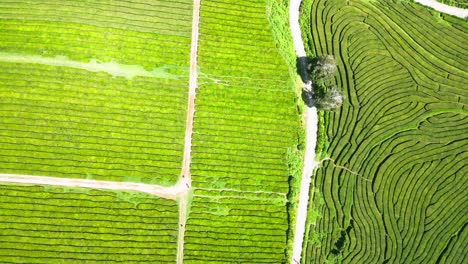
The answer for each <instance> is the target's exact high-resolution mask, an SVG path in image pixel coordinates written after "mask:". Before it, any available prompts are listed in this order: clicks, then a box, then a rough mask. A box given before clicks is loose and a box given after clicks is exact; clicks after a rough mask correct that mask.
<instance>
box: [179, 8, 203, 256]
mask: <svg viewBox="0 0 468 264" xmlns="http://www.w3.org/2000/svg"><path fill="white" fill-rule="evenodd" d="M200 1H201V0H194V1H193V15H192V43H191V47H190V79H189V96H188V106H187V125H186V127H185V145H184V158H183V164H182V173H181V178H180V180H179V183H180V184H182V185H184V187H185V188H186V189H185V192H183V193H180V195H179V196H178V199H179V234H178V239H177V264H182V263H184V243H185V225H186V223H187V213H188V202H189V194H190V187H191V184H192V178H191V174H190V162H191V157H192V134H193V122H194V116H195V97H196V94H197V86H198V83H197V81H198V70H197V67H198V30H199V23H200Z"/></svg>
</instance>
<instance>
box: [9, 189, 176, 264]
mask: <svg viewBox="0 0 468 264" xmlns="http://www.w3.org/2000/svg"><path fill="white" fill-rule="evenodd" d="M177 229H178V209H177V204H176V202H175V201H172V200H165V199H161V198H155V197H153V196H150V195H145V194H135V193H133V194H132V193H125V194H124V193H112V192H103V191H94V190H93V191H92V190H86V189H62V188H55V187H47V188H46V187H37V186H22V187H20V186H11V185H0V245H1V247H0V260H1V262H2V263H45V264H50V263H64V262H67V263H84V262H86V263H103V262H104V263H114V262H123V263H136V262H145V263H174V261H175V258H176V252H177Z"/></svg>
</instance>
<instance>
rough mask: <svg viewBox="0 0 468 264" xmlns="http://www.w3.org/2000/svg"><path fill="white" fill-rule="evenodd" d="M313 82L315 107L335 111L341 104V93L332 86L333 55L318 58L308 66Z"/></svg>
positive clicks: (342, 98)
mask: <svg viewBox="0 0 468 264" xmlns="http://www.w3.org/2000/svg"><path fill="white" fill-rule="evenodd" d="M309 72H310V73H311V75H312V81H313V99H314V103H315V106H316V107H317V108H319V109H321V110H324V111H335V110H337V109H339V108H340V107H341V105H342V104H343V100H344V97H343V93H342V92H341V91H340V90H339V89H338V88H337V87H336V85H335V84H333V80H334V76H335V74H336V61H335V58H334V57H333V55H325V56H319V57H317V58H315V59H313V60H312V61H311V63H310V64H309Z"/></svg>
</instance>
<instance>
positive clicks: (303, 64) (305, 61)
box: [296, 57, 316, 107]
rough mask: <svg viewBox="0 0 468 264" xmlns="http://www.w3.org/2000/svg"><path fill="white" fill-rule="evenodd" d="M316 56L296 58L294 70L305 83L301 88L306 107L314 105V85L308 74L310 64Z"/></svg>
mask: <svg viewBox="0 0 468 264" xmlns="http://www.w3.org/2000/svg"><path fill="white" fill-rule="evenodd" d="M314 60H316V58H312V57H298V58H296V72H297V74H299V76H300V77H301V80H302V82H303V83H304V84H305V85H304V87H303V88H302V94H301V97H302V101H304V103H305V104H306V105H307V106H308V107H314V106H316V100H315V99H316V95H315V87H314V84H313V82H312V76H311V75H310V71H311V65H313V63H314Z"/></svg>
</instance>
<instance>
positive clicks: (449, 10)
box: [414, 0, 468, 18]
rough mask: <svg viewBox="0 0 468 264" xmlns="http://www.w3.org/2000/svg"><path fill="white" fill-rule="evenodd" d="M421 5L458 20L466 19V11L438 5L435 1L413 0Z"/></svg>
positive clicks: (467, 11) (467, 10)
mask: <svg viewBox="0 0 468 264" xmlns="http://www.w3.org/2000/svg"><path fill="white" fill-rule="evenodd" d="M414 1H415V2H417V3H420V4H421V5H425V6H427V7H430V8H433V9H434V10H437V11H439V12H442V13H445V14H449V15H452V16H456V17H460V18H467V17H468V9H464V8H459V7H454V6H449V5H445V4H442V3H439V2H437V1H435V0H414Z"/></svg>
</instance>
